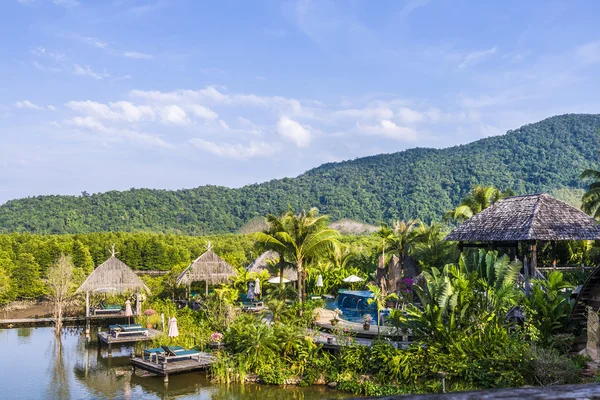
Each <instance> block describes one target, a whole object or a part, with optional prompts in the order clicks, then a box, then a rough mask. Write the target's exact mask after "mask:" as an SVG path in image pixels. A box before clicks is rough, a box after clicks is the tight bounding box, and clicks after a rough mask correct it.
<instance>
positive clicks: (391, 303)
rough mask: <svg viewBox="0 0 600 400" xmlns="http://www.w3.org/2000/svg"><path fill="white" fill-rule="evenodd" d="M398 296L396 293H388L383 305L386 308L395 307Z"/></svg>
mask: <svg viewBox="0 0 600 400" xmlns="http://www.w3.org/2000/svg"><path fill="white" fill-rule="evenodd" d="M399 299H400V297H398V295H397V294H396V293H390V294H388V295H387V296H386V297H385V305H386V307H387V308H396V304H397V303H398V300H399Z"/></svg>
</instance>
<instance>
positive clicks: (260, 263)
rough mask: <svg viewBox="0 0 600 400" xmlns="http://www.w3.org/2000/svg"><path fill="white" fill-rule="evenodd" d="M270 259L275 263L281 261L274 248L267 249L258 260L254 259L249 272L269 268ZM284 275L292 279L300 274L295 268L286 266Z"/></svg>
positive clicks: (295, 279) (248, 268) (248, 269)
mask: <svg viewBox="0 0 600 400" xmlns="http://www.w3.org/2000/svg"><path fill="white" fill-rule="evenodd" d="M269 261H272V262H275V263H277V262H279V254H277V253H276V252H275V251H273V250H269V251H265V252H264V253H262V254H261V255H260V256H259V257H258V258H257V259H256V260H254V261H253V262H252V263H251V264H250V265H248V267H247V268H246V270H247V271H248V272H256V273H259V272H261V271H264V270H268V267H269ZM275 276H277V274H275ZM283 277H284V278H285V279H288V280H290V281H297V280H298V274H297V273H296V271H295V270H294V269H293V268H290V267H285V268H284V269H283Z"/></svg>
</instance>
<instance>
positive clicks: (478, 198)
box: [444, 185, 514, 222]
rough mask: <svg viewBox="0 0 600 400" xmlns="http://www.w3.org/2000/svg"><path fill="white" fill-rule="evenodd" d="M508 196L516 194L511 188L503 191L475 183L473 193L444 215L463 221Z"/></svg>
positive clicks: (447, 217)
mask: <svg viewBox="0 0 600 400" xmlns="http://www.w3.org/2000/svg"><path fill="white" fill-rule="evenodd" d="M508 196H514V192H513V191H512V190H510V189H508V190H505V191H504V192H503V191H501V190H500V189H497V188H495V187H493V186H486V187H484V186H479V185H475V187H474V188H473V189H472V190H471V193H469V195H468V196H467V197H465V198H464V199H462V200H461V202H460V204H459V205H458V206H457V207H456V208H455V209H453V210H450V211H448V212H446V215H445V216H444V217H445V218H446V220H449V221H459V222H463V221H466V220H468V219H469V218H471V217H472V216H473V215H475V214H477V213H480V212H481V211H483V210H485V209H486V208H488V207H489V206H491V205H492V204H494V203H495V202H497V201H498V200H502V199H503V198H505V197H508Z"/></svg>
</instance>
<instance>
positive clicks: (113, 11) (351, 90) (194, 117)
mask: <svg viewBox="0 0 600 400" xmlns="http://www.w3.org/2000/svg"><path fill="white" fill-rule="evenodd" d="M0 10H1V12H2V15H3V17H4V18H3V19H2V21H3V22H2V24H0V48H1V49H2V52H1V53H0V87H1V88H2V90H0V143H1V145H0V204H1V203H3V202H6V201H8V200H11V199H15V198H21V197H27V196H36V195H46V194H75V195H78V194H80V193H81V192H83V191H87V192H89V193H96V192H104V191H108V190H127V189H129V188H133V187H136V188H140V187H148V188H159V189H179V188H192V187H197V186H200V185H206V184H211V185H222V186H228V187H239V186H243V185H246V184H251V183H257V182H263V181H267V180H270V179H275V178H281V177H293V176H297V175H299V174H301V173H303V172H305V171H306V170H309V169H311V168H314V167H316V166H318V165H320V164H323V163H327V162H334V161H342V160H348V159H354V158H357V157H364V156H369V155H374V154H380V153H392V152H396V151H402V150H405V149H408V148H413V147H436V148H441V147H448V146H453V145H457V144H463V143H468V142H471V141H474V140H477V139H480V138H483V137H487V136H492V135H499V134H503V133H505V132H506V131H507V130H509V129H516V128H518V127H520V126H522V125H524V124H527V123H532V122H536V121H539V120H542V119H544V118H547V117H550V116H553V115H557V114H564V113H598V112H599V111H600V68H599V67H600V29H599V27H598V21H597V16H598V15H600V2H597V1H595V0H590V1H583V0H581V1H579V0H573V1H571V0H568V1H533V0H531V1H520V0H519V1H512V0H504V1H497V2H487V1H462V0H405V1H402V0H393V1H386V0H380V1H353V0H340V1H328V0H313V1H310V0H297V1H285V0H252V1H248V0H238V1H229V0H220V1H202V2H201V1H194V0H2V2H1V3H0Z"/></svg>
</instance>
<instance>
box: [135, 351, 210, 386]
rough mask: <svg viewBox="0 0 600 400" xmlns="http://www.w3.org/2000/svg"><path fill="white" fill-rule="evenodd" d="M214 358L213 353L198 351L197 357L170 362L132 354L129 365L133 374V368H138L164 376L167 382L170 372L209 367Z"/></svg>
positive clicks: (175, 372)
mask: <svg viewBox="0 0 600 400" xmlns="http://www.w3.org/2000/svg"><path fill="white" fill-rule="evenodd" d="M216 359H217V358H216V357H215V355H214V354H211V353H200V356H199V357H197V358H189V359H185V360H177V361H171V362H160V361H157V362H154V361H149V360H145V359H143V358H142V357H140V356H133V355H132V357H131V366H132V368H133V373H134V374H135V370H136V369H137V368H139V369H141V370H144V371H147V372H151V373H153V374H156V375H161V376H164V381H165V382H168V381H169V375H170V374H179V373H183V372H192V371H199V370H205V369H207V368H209V367H210V366H211V365H212V364H213V363H214V362H215V361H216Z"/></svg>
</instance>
